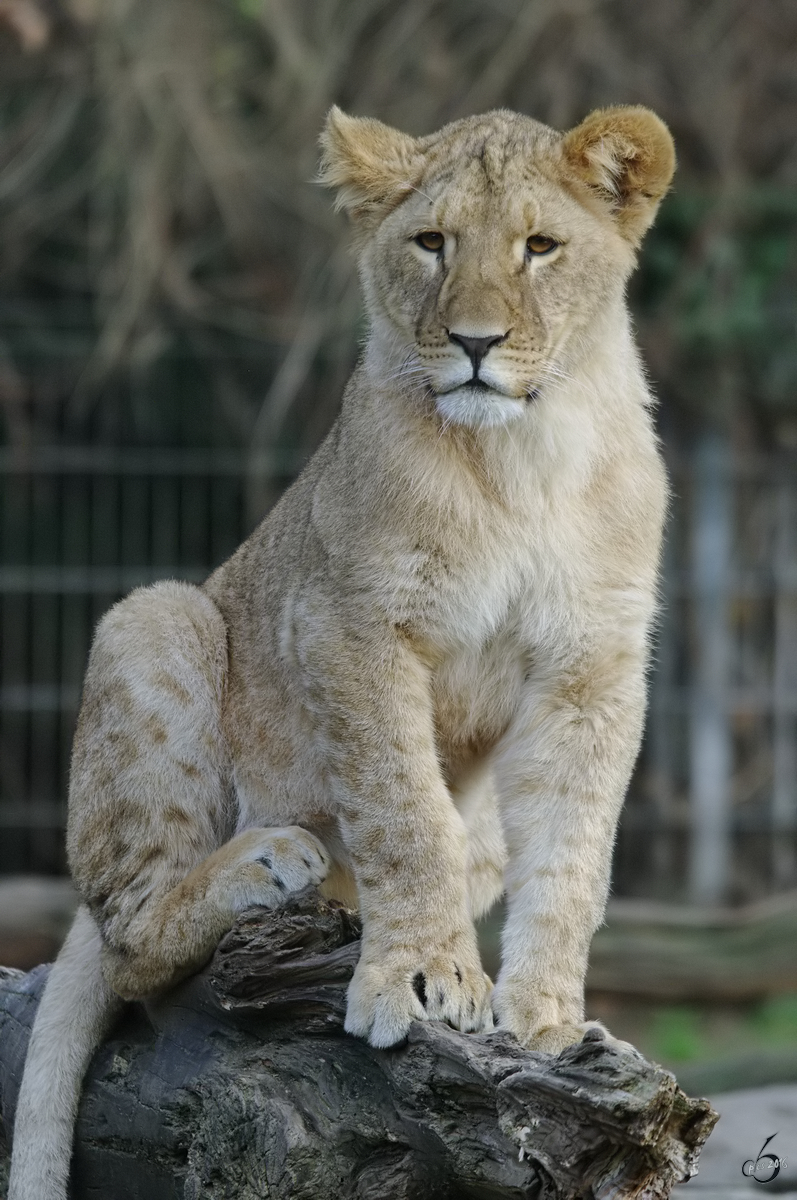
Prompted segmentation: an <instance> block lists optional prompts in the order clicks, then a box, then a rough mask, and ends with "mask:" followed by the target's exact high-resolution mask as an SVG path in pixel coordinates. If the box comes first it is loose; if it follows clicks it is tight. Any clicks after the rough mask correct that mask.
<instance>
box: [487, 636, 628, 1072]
mask: <svg viewBox="0 0 797 1200" xmlns="http://www.w3.org/2000/svg"><path fill="white" fill-rule="evenodd" d="M644 668H645V663H644V656H643V655H642V654H640V653H636V654H634V653H632V652H622V651H621V652H614V653H612V655H611V656H605V657H594V658H592V659H591V661H589V662H586V663H584V662H582V663H580V664H579V665H578V667H577V668H574V669H572V670H569V671H566V672H560V673H557V675H556V676H553V673H552V674H551V676H550V677H549V678H548V679H547V680H546V681H545V682H544V683H538V684H537V685H536V686H534V685H532V686H531V687H530V689H529V691H528V693H527V694H526V696H525V697H524V703H523V708H522V712H521V713H520V714H519V717H518V720H517V722H516V723H515V725H514V726H513V728H512V729H511V730H510V732H509V734H508V735H507V738H506V741H505V744H504V745H503V746H502V748H501V752H500V754H499V756H498V764H497V765H498V778H499V788H500V794H501V807H502V818H503V822H504V828H505V832H506V837H507V844H508V849H509V864H508V867H507V871H506V882H507V906H508V915H507V920H506V924H505V927H504V933H503V955H502V969H501V974H500V976H499V980H498V984H497V986H496V991H495V996H494V1008H495V1011H496V1016H497V1018H498V1020H499V1023H500V1025H501V1026H502V1027H503V1028H507V1029H510V1030H511V1031H512V1032H513V1033H514V1034H515V1035H516V1036H517V1037H518V1038H519V1040H520V1041H521V1042H522V1043H523V1044H524V1045H525V1046H528V1047H533V1048H534V1049H539V1050H547V1051H551V1052H555V1053H556V1052H558V1051H559V1050H561V1049H562V1048H563V1047H564V1046H566V1045H569V1044H570V1043H572V1042H575V1041H579V1040H580V1039H581V1037H582V1036H583V1034H584V1032H585V1030H586V1028H587V1027H588V1026H587V1025H586V1024H585V1022H584V978H585V975H586V971H587V957H588V953H589V947H590V942H591V940H592V936H593V934H594V932H595V930H596V929H597V928H598V926H599V925H600V923H601V921H602V919H603V914H604V910H605V907H606V898H607V894H608V889H609V879H610V869H611V855H612V845H613V842H614V836H615V830H616V826H617V820H618V817H619V814H620V809H621V807H622V803H623V799H624V797H625V792H626V788H627V786H628V781H629V778H630V775H631V770H632V767H633V764H634V760H635V758H636V755H637V751H638V749H639V742H640V737H641V732H642V724H643V717H644V708H645V678H644Z"/></svg>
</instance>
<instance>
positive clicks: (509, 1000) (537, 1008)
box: [493, 980, 639, 1054]
mask: <svg viewBox="0 0 797 1200" xmlns="http://www.w3.org/2000/svg"><path fill="white" fill-rule="evenodd" d="M579 1007H580V1005H579V1004H578V1003H577V1001H576V1000H575V999H573V998H567V997H565V996H557V995H556V993H555V992H554V991H553V989H552V988H551V990H548V989H546V988H542V987H540V986H539V985H536V986H535V985H534V984H529V983H525V984H524V983H522V982H521V981H519V980H512V981H509V982H505V981H500V982H499V984H498V986H497V987H496V989H495V994H494V997H493V1008H494V1009H495V1013H496V1017H497V1019H498V1027H499V1029H507V1030H509V1032H510V1033H514V1035H515V1037H516V1038H517V1040H518V1041H519V1042H520V1044H521V1045H522V1046H525V1048H526V1049H527V1050H541V1051H543V1053H545V1054H559V1052H560V1051H562V1050H564V1049H565V1047H566V1046H572V1045H573V1044H574V1043H575V1042H580V1041H584V1040H586V1041H600V1042H609V1043H611V1044H612V1045H614V1046H617V1047H620V1048H621V1049H624V1050H631V1051H633V1052H634V1053H635V1054H637V1053H639V1052H638V1051H637V1050H635V1049H634V1047H633V1046H632V1045H630V1043H628V1042H621V1041H620V1040H619V1039H618V1038H615V1037H614V1036H613V1035H612V1034H611V1033H609V1031H608V1029H607V1028H606V1027H605V1026H604V1025H602V1024H601V1022H600V1021H584V1020H580V1019H579V1017H578V1015H576V1014H577V1013H578V1009H579Z"/></svg>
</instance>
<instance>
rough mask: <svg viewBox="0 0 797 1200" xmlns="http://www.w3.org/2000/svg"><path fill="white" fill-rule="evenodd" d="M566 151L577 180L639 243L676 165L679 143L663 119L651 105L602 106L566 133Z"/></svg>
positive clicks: (654, 213) (621, 227) (624, 230)
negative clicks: (675, 142)
mask: <svg viewBox="0 0 797 1200" xmlns="http://www.w3.org/2000/svg"><path fill="white" fill-rule="evenodd" d="M562 150H563V152H564V157H565V161H566V162H567V163H569V165H570V168H571V170H572V172H573V173H574V175H575V176H576V178H577V179H578V180H579V182H580V183H582V184H585V185H586V186H587V188H588V189H589V192H590V193H591V194H592V195H593V196H594V197H595V198H596V199H597V200H598V201H599V202H600V203H602V204H605V205H606V207H607V208H608V209H609V211H610V212H611V214H612V216H613V217H614V219H615V221H616V222H617V225H618V228H619V230H620V232H621V233H622V234H623V236H624V237H626V238H627V239H628V241H629V242H631V244H632V245H633V246H638V245H639V243H640V242H641V240H642V236H643V234H644V233H645V231H646V230H647V229H648V227H649V226H650V225H651V223H652V221H653V218H654V217H655V215H656V209H657V208H658V206H659V201H660V200H661V198H662V196H663V195H664V194H665V192H666V191H667V189H668V188H669V186H670V182H671V180H672V176H673V171H674V170H675V147H674V146H673V141H672V136H671V134H670V131H669V129H668V128H667V126H666V125H665V124H664V122H663V121H662V120H660V119H659V117H657V116H656V114H655V113H652V112H651V111H650V109H649V108H641V107H638V106H629V107H623V106H621V107H618V108H603V109H598V110H597V111H596V112H593V113H590V115H589V116H588V117H587V118H586V120H585V121H582V122H581V124H580V125H578V126H577V127H576V128H575V129H571V131H570V133H568V134H565V137H564V139H563V141H562Z"/></svg>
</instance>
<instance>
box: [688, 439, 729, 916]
mask: <svg viewBox="0 0 797 1200" xmlns="http://www.w3.org/2000/svg"><path fill="white" fill-rule="evenodd" d="M729 468H730V463H729V455H728V447H727V443H726V442H725V440H724V439H723V438H721V437H720V436H718V435H715V436H710V437H707V438H705V440H704V441H703V443H702V444H701V446H700V447H699V449H698V451H697V453H696V455H695V459H694V476H693V481H694V492H693V507H692V559H691V573H692V597H693V612H694V638H693V644H692V663H693V667H692V671H693V684H692V689H691V690H692V694H691V705H690V747H689V749H690V755H689V757H690V783H691V787H690V808H691V817H692V828H691V841H690V847H689V896H690V899H691V900H693V901H695V902H696V903H704V904H716V903H719V902H720V901H722V900H724V899H725V897H726V895H727V891H728V881H729V876H730V866H731V811H730V801H731V777H732V772H733V746H732V739H731V732H730V726H729V712H728V691H729V686H728V685H729V678H730V676H729V666H730V631H729V627H728V604H729V584H730V575H731V546H732V494H731V482H730V474H729Z"/></svg>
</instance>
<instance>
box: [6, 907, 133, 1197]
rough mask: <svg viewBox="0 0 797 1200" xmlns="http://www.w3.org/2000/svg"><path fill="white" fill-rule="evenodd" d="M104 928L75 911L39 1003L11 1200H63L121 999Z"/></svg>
mask: <svg viewBox="0 0 797 1200" xmlns="http://www.w3.org/2000/svg"><path fill="white" fill-rule="evenodd" d="M100 949H101V941H100V935H99V931H98V930H97V927H96V925H95V923H94V921H93V920H92V918H91V916H90V915H89V912H88V909H86V908H83V907H81V908H80V909H78V912H77V916H76V917H75V921H74V924H73V925H72V928H71V930H70V932H69V936H68V937H67V939H66V941H65V942H64V945H63V948H62V950H61V953H60V954H59V955H58V958H57V960H56V962H55V964H54V966H53V969H52V971H51V973H50V978H49V979H48V981H47V985H46V987H45V989H44V994H43V996H42V999H41V1001H40V1003H39V1010H38V1012H37V1013H36V1020H35V1022H34V1025H33V1032H32V1034H31V1038H30V1044H29V1046H28V1054H27V1058H26V1060H25V1071H24V1074H23V1077H22V1086H21V1088H20V1093H19V1101H18V1104H17V1115H16V1121H15V1124H14V1138H13V1148H12V1156H11V1180H10V1184H9V1192H8V1200H66V1196H67V1187H68V1182H69V1164H70V1160H71V1157H72V1139H73V1134H74V1125H75V1118H76V1116H77V1108H78V1101H79V1099H80V1088H81V1084H82V1082H83V1076H84V1074H85V1072H86V1068H87V1067H88V1064H89V1061H90V1059H91V1056H92V1053H93V1052H94V1050H95V1049H96V1047H97V1046H98V1045H99V1043H100V1042H101V1041H102V1038H103V1036H104V1034H105V1032H106V1030H107V1029H108V1026H109V1025H110V1023H111V1021H112V1020H113V1018H114V1017H115V1015H116V1013H117V1011H118V1009H119V1006H120V1005H121V1003H122V1002H121V1001H120V999H119V997H118V996H117V995H116V994H115V993H114V992H113V991H111V989H110V988H109V986H108V984H107V983H106V982H105V980H104V979H103V976H102V972H101V969H100Z"/></svg>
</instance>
